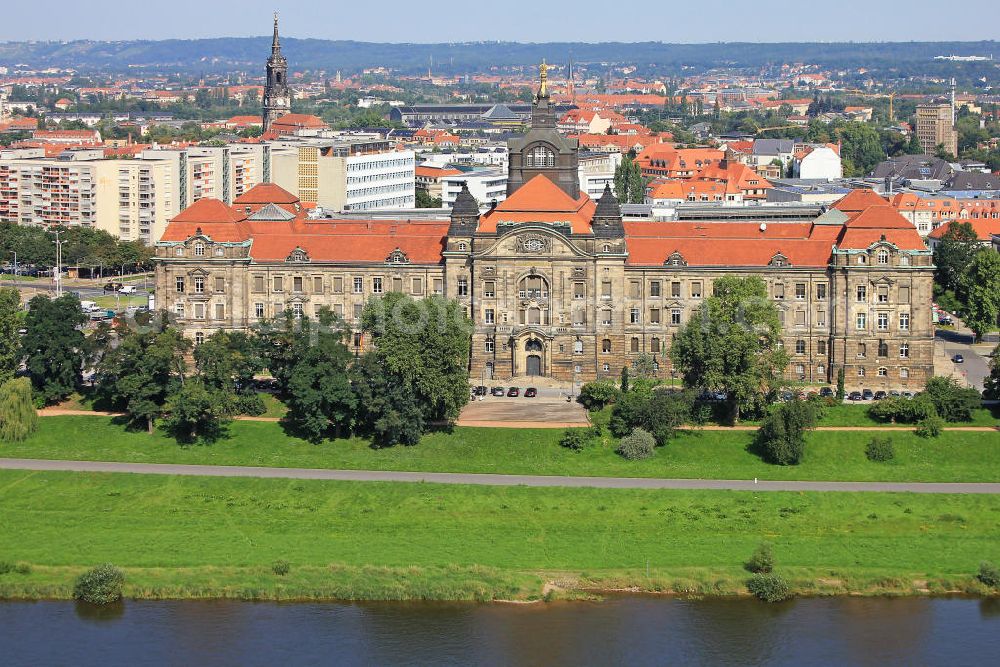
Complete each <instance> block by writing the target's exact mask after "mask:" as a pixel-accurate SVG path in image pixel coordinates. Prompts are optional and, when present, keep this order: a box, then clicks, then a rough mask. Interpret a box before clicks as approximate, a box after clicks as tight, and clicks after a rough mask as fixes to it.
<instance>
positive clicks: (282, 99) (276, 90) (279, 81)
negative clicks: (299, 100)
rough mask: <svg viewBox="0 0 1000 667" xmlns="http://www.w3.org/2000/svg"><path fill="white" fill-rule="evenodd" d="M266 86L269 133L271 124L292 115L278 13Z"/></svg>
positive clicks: (265, 102) (267, 69)
mask: <svg viewBox="0 0 1000 667" xmlns="http://www.w3.org/2000/svg"><path fill="white" fill-rule="evenodd" d="M265 74H266V79H267V80H266V82H265V84H264V100H263V101H264V108H263V110H262V111H263V125H264V131H265V132H267V130H268V129H270V127H271V123H272V122H274V121H275V120H276V119H278V118H280V117H281V116H284V115H285V114H287V113H290V112H291V110H292V95H291V91H290V90H289V89H288V61H287V60H285V56H283V55H281V41H280V40H279V39H278V13H277V12H275V13H274V36H273V37H272V38H271V57H270V58H268V59H267V67H266V68H265Z"/></svg>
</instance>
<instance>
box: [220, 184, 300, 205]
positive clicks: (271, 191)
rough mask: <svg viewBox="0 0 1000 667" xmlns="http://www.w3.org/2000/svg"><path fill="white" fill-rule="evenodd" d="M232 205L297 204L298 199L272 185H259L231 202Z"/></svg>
mask: <svg viewBox="0 0 1000 667" xmlns="http://www.w3.org/2000/svg"><path fill="white" fill-rule="evenodd" d="M233 203H234V204H297V203H299V198H298V197H296V196H295V195H293V194H292V193H291V192H289V191H288V190H285V189H284V188H282V187H281V186H279V185H275V184H274V183H259V184H257V185H255V186H253V187H252V188H250V189H249V190H247V191H246V192H244V193H243V194H241V195H240V196H239V197H237V198H236V199H234V200H233Z"/></svg>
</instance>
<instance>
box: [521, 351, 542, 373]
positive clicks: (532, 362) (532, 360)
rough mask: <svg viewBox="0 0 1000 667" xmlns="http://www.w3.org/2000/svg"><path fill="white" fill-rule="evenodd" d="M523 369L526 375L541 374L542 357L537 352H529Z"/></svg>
mask: <svg viewBox="0 0 1000 667" xmlns="http://www.w3.org/2000/svg"><path fill="white" fill-rule="evenodd" d="M525 361H526V364H525V366H526V367H525V370H526V371H527V375H528V377H536V376H539V375H541V374H542V358H541V357H540V356H538V355H537V354H529V355H528V358H527V359H526V360H525Z"/></svg>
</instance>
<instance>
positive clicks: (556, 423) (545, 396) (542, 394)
mask: <svg viewBox="0 0 1000 667" xmlns="http://www.w3.org/2000/svg"><path fill="white" fill-rule="evenodd" d="M512 386H518V387H519V389H520V395H519V396H517V397H516V398H514V397H511V398H508V397H507V396H503V397H500V396H490V395H486V396H483V397H481V398H482V400H479V399H480V397H478V396H477V397H475V398H474V399H473V400H471V401H469V403H468V405H466V406H465V408H463V409H462V414H461V415H460V416H459V418H458V425H459V426H493V427H508V428H566V427H568V426H586V425H587V424H589V423H590V422H589V421H588V420H587V411H586V410H584V409H583V406H582V405H580V404H579V403H577V402H576V401H567V400H566V397H565V391H559V390H557V389H554V388H546V387H538V396H535V397H533V398H526V397H525V396H524V390H525V389H526V388H527V387H528V386H529V385H527V384H523V383H522V384H521V385H512Z"/></svg>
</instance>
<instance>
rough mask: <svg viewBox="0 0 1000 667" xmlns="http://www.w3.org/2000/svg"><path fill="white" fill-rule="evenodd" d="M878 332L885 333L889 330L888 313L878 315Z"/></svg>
mask: <svg viewBox="0 0 1000 667" xmlns="http://www.w3.org/2000/svg"><path fill="white" fill-rule="evenodd" d="M877 326H878V330H879V331H887V330H888V329H889V313H879V314H878V325H877Z"/></svg>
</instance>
